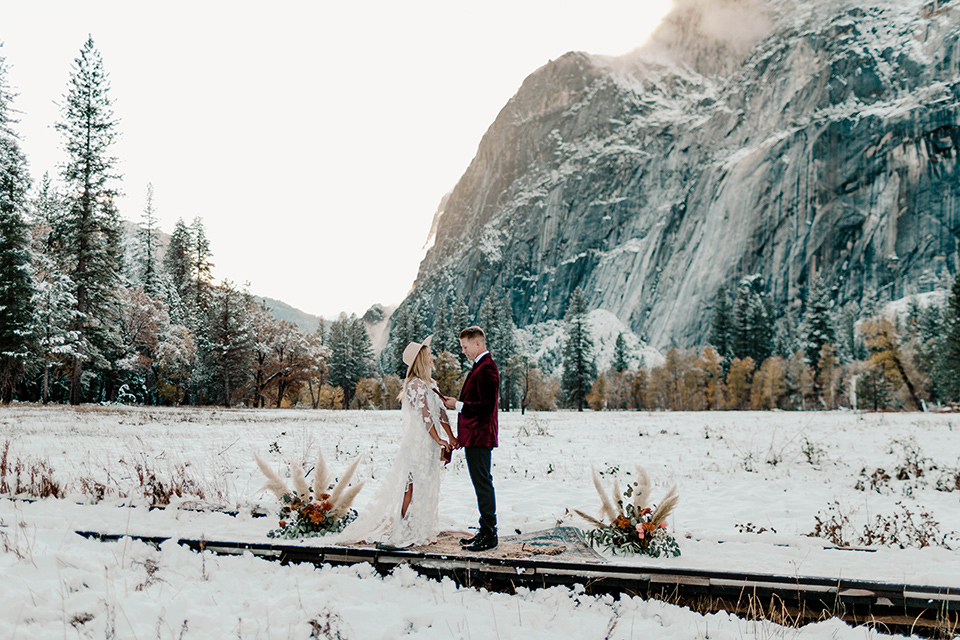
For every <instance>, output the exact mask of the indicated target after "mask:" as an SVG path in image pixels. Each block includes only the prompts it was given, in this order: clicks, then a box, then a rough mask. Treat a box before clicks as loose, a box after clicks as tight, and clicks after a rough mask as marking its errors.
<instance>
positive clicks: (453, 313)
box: [450, 295, 471, 371]
mask: <svg viewBox="0 0 960 640" xmlns="http://www.w3.org/2000/svg"><path fill="white" fill-rule="evenodd" d="M470 324H471V323H470V308H469V307H468V306H467V303H466V302H464V301H463V298H462V297H461V296H459V295H458V296H457V298H456V300H454V301H453V304H452V305H451V306H450V333H451V335H452V336H453V342H454V353H456V354H457V360H458V361H459V362H460V370H461V371H466V370H467V369H469V364H468V363H467V355H466V354H465V353H463V351H461V350H460V332H461V331H463V330H464V329H466V328H467V327H468V326H470Z"/></svg>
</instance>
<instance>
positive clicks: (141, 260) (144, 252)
mask: <svg viewBox="0 0 960 640" xmlns="http://www.w3.org/2000/svg"><path fill="white" fill-rule="evenodd" d="M158 224H159V223H158V221H157V214H156V211H155V210H154V208H153V184H148V185H147V201H146V204H145V205H144V207H143V215H142V216H141V222H140V228H139V229H138V230H137V240H138V255H137V277H138V278H139V279H140V283H141V284H142V285H143V290H144V291H146V292H147V293H148V294H149V295H150V296H152V297H154V298H156V297H158V296H159V295H160V292H161V286H160V272H159V270H158V269H157V249H158V247H159V242H160V229H159V227H158Z"/></svg>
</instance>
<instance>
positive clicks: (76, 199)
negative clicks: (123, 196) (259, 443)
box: [53, 37, 121, 404]
mask: <svg viewBox="0 0 960 640" xmlns="http://www.w3.org/2000/svg"><path fill="white" fill-rule="evenodd" d="M109 89H110V85H109V81H108V77H107V73H106V72H105V71H104V68H103V60H102V58H101V56H100V52H99V51H98V50H97V49H96V47H95V46H94V43H93V38H92V37H88V38H87V41H86V42H85V43H84V44H83V46H82V47H81V49H80V57H78V58H77V59H76V60H74V63H73V69H72V71H71V74H70V83H69V87H68V89H67V95H66V96H65V98H64V103H63V107H62V119H61V121H60V122H58V123H57V124H56V128H57V130H58V131H59V132H60V133H61V135H62V136H63V141H64V148H65V150H66V152H67V161H66V163H65V164H64V167H63V179H64V182H65V183H66V184H67V191H68V193H69V194H70V195H69V196H68V202H67V205H68V208H67V209H66V210H65V211H64V213H63V215H62V216H60V217H59V218H58V219H57V221H56V224H55V225H54V228H53V235H54V238H55V242H56V246H57V250H58V252H59V253H60V254H61V260H60V261H61V262H62V263H63V265H64V266H65V267H66V269H67V272H68V273H69V275H70V276H71V278H72V280H73V282H74V284H75V285H76V290H75V298H76V301H77V311H78V313H79V318H80V321H79V323H78V324H77V326H76V327H75V328H76V330H77V331H78V332H79V333H80V338H81V343H80V351H79V353H77V355H76V357H74V359H73V369H72V372H71V382H70V403H71V404H78V403H79V402H81V400H82V399H83V390H84V386H85V385H84V377H83V370H84V367H85V366H92V367H94V368H97V369H101V370H106V369H107V368H109V367H110V363H109V362H108V360H107V359H106V356H109V355H110V353H111V352H112V351H114V350H115V344H116V342H117V340H118V338H117V326H118V316H119V312H118V310H119V303H118V301H117V291H118V288H119V284H120V278H119V276H120V268H121V246H120V219H119V216H118V214H117V210H116V207H115V206H114V202H113V201H114V197H115V196H116V195H117V191H116V189H115V188H114V187H113V186H112V184H113V182H114V181H115V180H117V179H119V176H118V175H117V174H116V173H115V168H114V167H115V165H116V162H117V159H116V158H115V157H113V156H111V155H109V152H110V147H111V145H112V144H113V142H114V141H115V140H116V137H117V133H118V132H117V124H118V123H117V120H116V119H115V118H114V114H113V108H112V104H113V103H112V100H111V99H110V97H109Z"/></svg>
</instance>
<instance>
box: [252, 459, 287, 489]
mask: <svg viewBox="0 0 960 640" xmlns="http://www.w3.org/2000/svg"><path fill="white" fill-rule="evenodd" d="M253 458H254V459H255V460H256V461H257V466H258V467H260V471H261V472H262V473H263V475H265V476H266V477H267V482H266V484H264V485H263V486H262V487H260V489H258V491H270V492H271V493H273V495H275V496H277V499H279V500H282V499H283V496H284V495H285V494H287V493H289V490H288V489H287V483H286V482H284V481H283V478H281V477H280V476H279V475H277V472H276V471H274V470H273V469H272V468H271V467H270V465H269V464H267V462H266V460H264V459H263V458H261V457H260V456H258V455H257V454H256V453H254V454H253Z"/></svg>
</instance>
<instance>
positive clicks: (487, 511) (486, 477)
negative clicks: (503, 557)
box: [464, 447, 497, 533]
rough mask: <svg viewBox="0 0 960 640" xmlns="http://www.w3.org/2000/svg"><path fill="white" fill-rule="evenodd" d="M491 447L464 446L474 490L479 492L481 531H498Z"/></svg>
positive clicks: (478, 504) (478, 503) (478, 505)
mask: <svg viewBox="0 0 960 640" xmlns="http://www.w3.org/2000/svg"><path fill="white" fill-rule="evenodd" d="M491 451H492V449H491V448H490V447H464V453H465V456H466V458H467V469H469V470H470V480H471V481H472V482H473V490H474V491H476V492H477V507H478V508H479V509H480V531H481V532H484V531H486V532H488V533H496V531H497V498H496V495H494V493H493V476H492V475H490V452H491Z"/></svg>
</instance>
